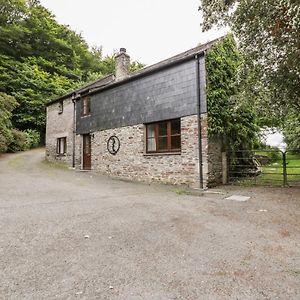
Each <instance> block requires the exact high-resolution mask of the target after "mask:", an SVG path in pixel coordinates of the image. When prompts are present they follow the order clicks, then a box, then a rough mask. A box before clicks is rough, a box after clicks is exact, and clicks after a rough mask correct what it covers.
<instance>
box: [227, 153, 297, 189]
mask: <svg viewBox="0 0 300 300" xmlns="http://www.w3.org/2000/svg"><path fill="white" fill-rule="evenodd" d="M227 160H228V161H227V166H228V167H227V170H228V171H227V180H228V183H232V184H242V185H270V186H298V187H300V149H296V150H288V151H286V150H280V149H261V150H241V151H235V152H227Z"/></svg>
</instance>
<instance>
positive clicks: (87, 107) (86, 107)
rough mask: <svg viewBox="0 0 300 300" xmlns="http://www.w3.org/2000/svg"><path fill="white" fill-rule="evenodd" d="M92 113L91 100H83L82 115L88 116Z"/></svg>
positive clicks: (86, 97) (88, 98)
mask: <svg viewBox="0 0 300 300" xmlns="http://www.w3.org/2000/svg"><path fill="white" fill-rule="evenodd" d="M90 113H91V98H90V97H88V96H85V97H82V98H81V115H82V116H88V115H89V114H90Z"/></svg>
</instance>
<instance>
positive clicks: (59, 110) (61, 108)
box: [58, 101, 64, 114]
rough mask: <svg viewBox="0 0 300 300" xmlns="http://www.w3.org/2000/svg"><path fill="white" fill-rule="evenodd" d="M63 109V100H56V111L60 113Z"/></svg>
mask: <svg viewBox="0 0 300 300" xmlns="http://www.w3.org/2000/svg"><path fill="white" fill-rule="evenodd" d="M63 111H64V102H63V101H59V102H58V113H59V114H62V113H63Z"/></svg>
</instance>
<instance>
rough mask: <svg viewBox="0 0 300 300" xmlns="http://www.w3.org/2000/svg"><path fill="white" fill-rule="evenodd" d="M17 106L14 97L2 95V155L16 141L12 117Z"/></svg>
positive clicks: (0, 142) (0, 141)
mask: <svg viewBox="0 0 300 300" xmlns="http://www.w3.org/2000/svg"><path fill="white" fill-rule="evenodd" d="M17 105H18V103H17V101H16V99H15V98H14V97H12V96H9V95H7V94H5V93H0V153H1V152H5V151H6V150H7V149H8V146H9V144H10V143H11V142H12V141H13V139H14V136H13V126H12V122H11V117H12V111H13V110H14V108H15V107H16V106H17Z"/></svg>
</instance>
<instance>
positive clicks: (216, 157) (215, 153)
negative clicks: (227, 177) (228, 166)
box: [207, 137, 223, 187]
mask: <svg viewBox="0 0 300 300" xmlns="http://www.w3.org/2000/svg"><path fill="white" fill-rule="evenodd" d="M222 148H223V147H222V139H221V138H220V137H210V138H209V139H208V149H207V162H208V174H207V175H208V187H213V186H216V185H220V184H222V168H223V166H222Z"/></svg>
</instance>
